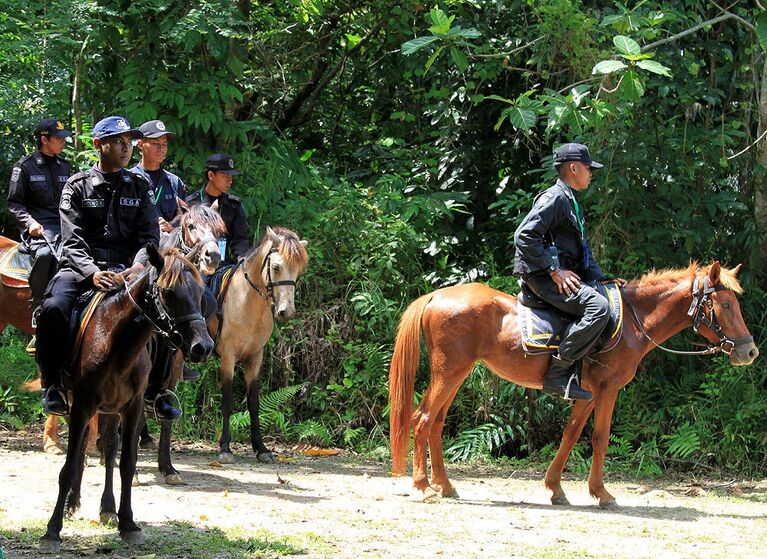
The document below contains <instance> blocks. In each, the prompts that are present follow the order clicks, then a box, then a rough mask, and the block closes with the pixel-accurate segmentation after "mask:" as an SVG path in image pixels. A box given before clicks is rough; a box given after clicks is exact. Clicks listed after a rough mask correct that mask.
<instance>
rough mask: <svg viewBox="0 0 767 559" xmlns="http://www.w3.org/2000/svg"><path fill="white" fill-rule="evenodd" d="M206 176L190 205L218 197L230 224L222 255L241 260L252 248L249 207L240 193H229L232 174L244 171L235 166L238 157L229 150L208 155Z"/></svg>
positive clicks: (226, 259) (209, 202) (226, 260)
mask: <svg viewBox="0 0 767 559" xmlns="http://www.w3.org/2000/svg"><path fill="white" fill-rule="evenodd" d="M206 168H207V170H206V172H205V178H206V179H207V183H206V184H205V187H204V188H203V189H202V190H200V191H199V192H195V193H193V194H191V195H189V196H187V198H186V201H187V203H188V204H189V205H190V206H193V205H195V204H205V205H207V206H210V205H212V204H213V202H215V201H216V200H218V213H220V214H221V219H223V220H224V224H225V225H226V241H225V243H226V247H224V250H222V251H221V256H222V258H224V262H223V263H222V264H226V263H234V262H237V261H238V260H239V259H240V258H242V257H244V256H245V254H246V253H247V252H248V250H250V247H251V245H250V230H249V228H248V221H247V219H246V217H245V210H243V209H242V203H241V202H240V199H239V198H238V197H237V196H232V195H231V194H229V188H230V187H231V186H232V177H233V176H234V175H239V174H240V172H239V171H238V170H237V169H235V168H234V160H233V159H232V158H231V157H229V156H228V155H227V154H225V153H214V154H213V155H211V156H210V157H208V161H207V164H206Z"/></svg>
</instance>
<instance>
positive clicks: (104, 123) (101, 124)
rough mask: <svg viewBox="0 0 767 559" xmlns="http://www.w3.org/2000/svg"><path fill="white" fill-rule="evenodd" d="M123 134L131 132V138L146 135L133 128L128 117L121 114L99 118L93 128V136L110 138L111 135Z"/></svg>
mask: <svg viewBox="0 0 767 559" xmlns="http://www.w3.org/2000/svg"><path fill="white" fill-rule="evenodd" d="M121 134H130V135H131V138H133V139H134V140H138V139H140V138H143V137H144V135H143V134H142V133H141V132H139V131H138V130H136V129H135V128H131V126H130V122H128V119H127V118H124V117H121V116H108V117H106V118H102V119H101V120H99V121H98V122H97V123H96V125H95V126H94V127H93V130H91V137H92V138H99V139H101V138H109V137H110V136H120V135H121Z"/></svg>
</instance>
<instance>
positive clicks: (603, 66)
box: [591, 60, 628, 74]
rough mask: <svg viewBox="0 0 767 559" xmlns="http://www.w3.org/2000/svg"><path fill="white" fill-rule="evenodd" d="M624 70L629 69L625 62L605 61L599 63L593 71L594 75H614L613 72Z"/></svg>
mask: <svg viewBox="0 0 767 559" xmlns="http://www.w3.org/2000/svg"><path fill="white" fill-rule="evenodd" d="M624 68H628V66H626V65H625V64H624V63H623V62H621V61H620V60H603V61H602V62H598V63H597V64H596V65H595V66H594V69H593V70H591V73H592V74H612V73H613V72H617V71H618V70H623V69H624Z"/></svg>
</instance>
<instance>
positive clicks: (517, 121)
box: [506, 107, 537, 132]
mask: <svg viewBox="0 0 767 559" xmlns="http://www.w3.org/2000/svg"><path fill="white" fill-rule="evenodd" d="M506 110H507V111H508V112H509V120H510V121H511V124H512V125H513V126H514V128H516V129H517V130H522V131H523V132H529V131H530V130H531V129H532V128H533V126H535V122H536V120H537V117H536V115H535V112H534V111H532V110H530V109H525V108H523V107H512V108H510V109H506Z"/></svg>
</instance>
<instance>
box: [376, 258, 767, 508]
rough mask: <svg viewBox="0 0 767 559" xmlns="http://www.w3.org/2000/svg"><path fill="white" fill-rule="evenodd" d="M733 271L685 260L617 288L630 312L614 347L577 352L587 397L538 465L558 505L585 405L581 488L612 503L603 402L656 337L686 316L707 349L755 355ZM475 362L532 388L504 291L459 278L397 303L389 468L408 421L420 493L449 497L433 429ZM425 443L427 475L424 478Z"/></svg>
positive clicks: (537, 382) (544, 360)
mask: <svg viewBox="0 0 767 559" xmlns="http://www.w3.org/2000/svg"><path fill="white" fill-rule="evenodd" d="M739 270H740V266H738V267H737V268H735V269H733V270H728V269H724V268H721V267H720V265H719V263H718V262H715V263H714V264H713V265H711V266H709V267H706V268H700V267H698V266H697V265H696V264H691V265H690V267H688V268H687V269H682V270H669V271H665V272H658V273H655V272H653V273H649V274H647V275H645V276H643V277H642V278H640V279H639V280H638V281H634V282H632V283H630V284H628V285H627V286H626V287H624V288H623V290H622V292H623V297H624V306H625V307H628V309H629V311H631V312H630V313H629V315H630V316H631V318H628V317H627V318H626V319H625V320H624V321H623V326H622V338H621V340H620V343H619V344H618V345H617V346H616V347H615V348H614V349H612V350H610V351H608V352H606V353H602V354H600V355H598V356H596V358H595V359H593V360H589V359H587V360H584V365H583V372H582V376H581V379H582V384H583V386H585V387H586V388H588V389H589V390H591V391H592V392H593V393H594V399H593V400H591V401H589V402H585V401H578V402H576V403H575V405H574V406H573V410H572V412H571V414H570V419H569V421H568V422H567V427H566V428H565V431H564V434H563V435H562V443H561V445H560V447H559V450H558V452H557V454H556V456H555V458H554V460H553V462H552V463H551V465H550V466H549V469H548V471H547V472H546V487H547V488H548V489H549V490H551V492H552V496H551V502H552V503H553V504H555V505H562V504H568V501H567V498H566V497H565V493H564V491H563V490H562V486H561V478H562V470H563V468H564V466H565V462H566V461H567V458H568V456H569V455H570V451H571V450H572V448H573V445H574V444H575V443H576V441H577V440H578V437H579V436H580V434H581V431H582V430H583V427H584V425H585V424H586V421H587V419H588V418H589V416H590V415H591V413H592V411H593V412H594V433H593V437H592V445H593V457H592V461H591V472H590V474H589V491H590V493H591V495H592V496H593V497H595V498H596V499H598V500H599V505H600V506H601V507H603V508H609V507H613V506H615V498H614V497H613V496H612V495H610V493H608V492H607V490H606V489H605V486H604V481H603V466H604V460H605V453H606V451H607V444H608V441H609V438H610V419H611V417H612V413H613V407H614V406H615V400H616V398H617V397H618V391H619V390H620V389H621V388H622V387H623V386H625V385H626V384H627V383H628V382H629V381H631V379H633V378H634V375H635V374H636V369H637V366H638V365H639V362H640V361H641V360H642V358H643V357H644V356H645V355H646V354H647V353H648V352H649V351H651V350H652V349H654V348H655V347H656V344H660V343H662V342H664V341H665V340H667V339H669V338H670V337H671V336H673V335H675V334H677V333H678V332H680V331H682V330H684V329H685V328H687V327H689V326H690V325H693V326H694V327H695V328H696V330H697V328H698V327H700V330H699V333H700V334H702V335H703V336H704V337H705V338H706V339H708V340H709V341H712V342H714V343H716V344H719V345H718V346H716V349H712V350H710V351H709V353H711V352H713V351H717V350H721V351H724V352H726V353H728V354H729V357H730V361H731V362H732V364H733V365H748V364H750V363H752V362H753V361H754V359H756V357H757V355H758V354H759V351H758V350H757V347H756V345H755V344H754V342H753V338H752V337H751V335H750V334H749V332H748V328H747V327H746V325H745V324H744V322H743V317H742V316H741V312H740V306H739V305H738V300H737V298H736V296H735V293H741V292H742V289H741V287H740V284H739V283H738V280H737V279H736V276H737V274H738V272H739ZM700 286H703V288H702V289H701V288H700ZM688 311H689V312H690V314H688ZM691 315H692V317H691ZM421 331H423V335H424V339H425V342H426V348H427V350H428V352H429V355H430V358H431V381H430V383H429V387H428V389H427V390H426V393H425V394H424V396H423V399H422V400H421V404H420V405H419V406H418V408H417V409H416V410H415V411H413V392H414V383H415V373H416V369H417V367H418V360H419V352H420V333H421ZM477 361H481V362H482V363H484V364H485V365H486V366H487V367H488V368H489V369H490V370H491V371H493V372H494V373H495V374H496V375H498V376H500V377H502V378H504V379H506V380H509V381H511V382H514V383H516V384H519V385H521V386H525V387H527V388H541V387H542V384H543V376H544V374H545V372H546V370H547V368H548V362H549V356H548V355H537V356H534V355H526V354H525V351H524V350H523V349H522V347H521V345H520V335H519V326H518V323H517V302H516V299H515V298H514V297H512V296H510V295H507V294H505V293H501V292H500V291H496V290H494V289H491V288H490V287H487V286H485V285H481V284H467V285H458V286H455V287H447V288H444V289H440V290H437V291H435V292H434V293H430V294H428V295H424V296H423V297H421V298H419V299H417V300H416V301H414V302H413V303H412V304H411V305H410V306H409V307H408V308H407V310H406V311H405V313H404V314H403V316H402V319H401V321H400V324H399V331H398V334H397V341H396V344H395V347H394V355H393V357H392V362H391V369H390V371H389V396H390V401H391V416H390V428H391V429H390V436H391V453H392V469H393V472H394V474H396V475H402V474H404V473H405V460H406V457H407V450H408V442H409V439H410V429H411V427H412V428H413V432H414V451H413V485H414V487H415V488H416V489H417V490H419V491H421V492H423V495H424V498H427V497H429V496H431V495H435V494H436V491H438V492H439V493H441V494H442V495H443V496H457V494H456V491H455V489H454V488H453V486H452V485H451V483H450V481H449V480H448V478H447V472H446V471H445V465H444V462H443V456H442V428H443V426H444V423H445V416H446V414H447V410H448V408H449V407H450V404H451V402H452V401H453V399H454V398H455V395H456V393H457V392H458V389H459V388H460V386H461V384H462V383H463V381H464V380H465V379H466V377H467V376H468V375H469V373H470V372H471V370H472V367H473V366H474V363H475V362H477ZM427 445H428V448H429V454H430V456H431V466H432V472H431V483H430V482H429V479H427V463H426V448H427Z"/></svg>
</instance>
